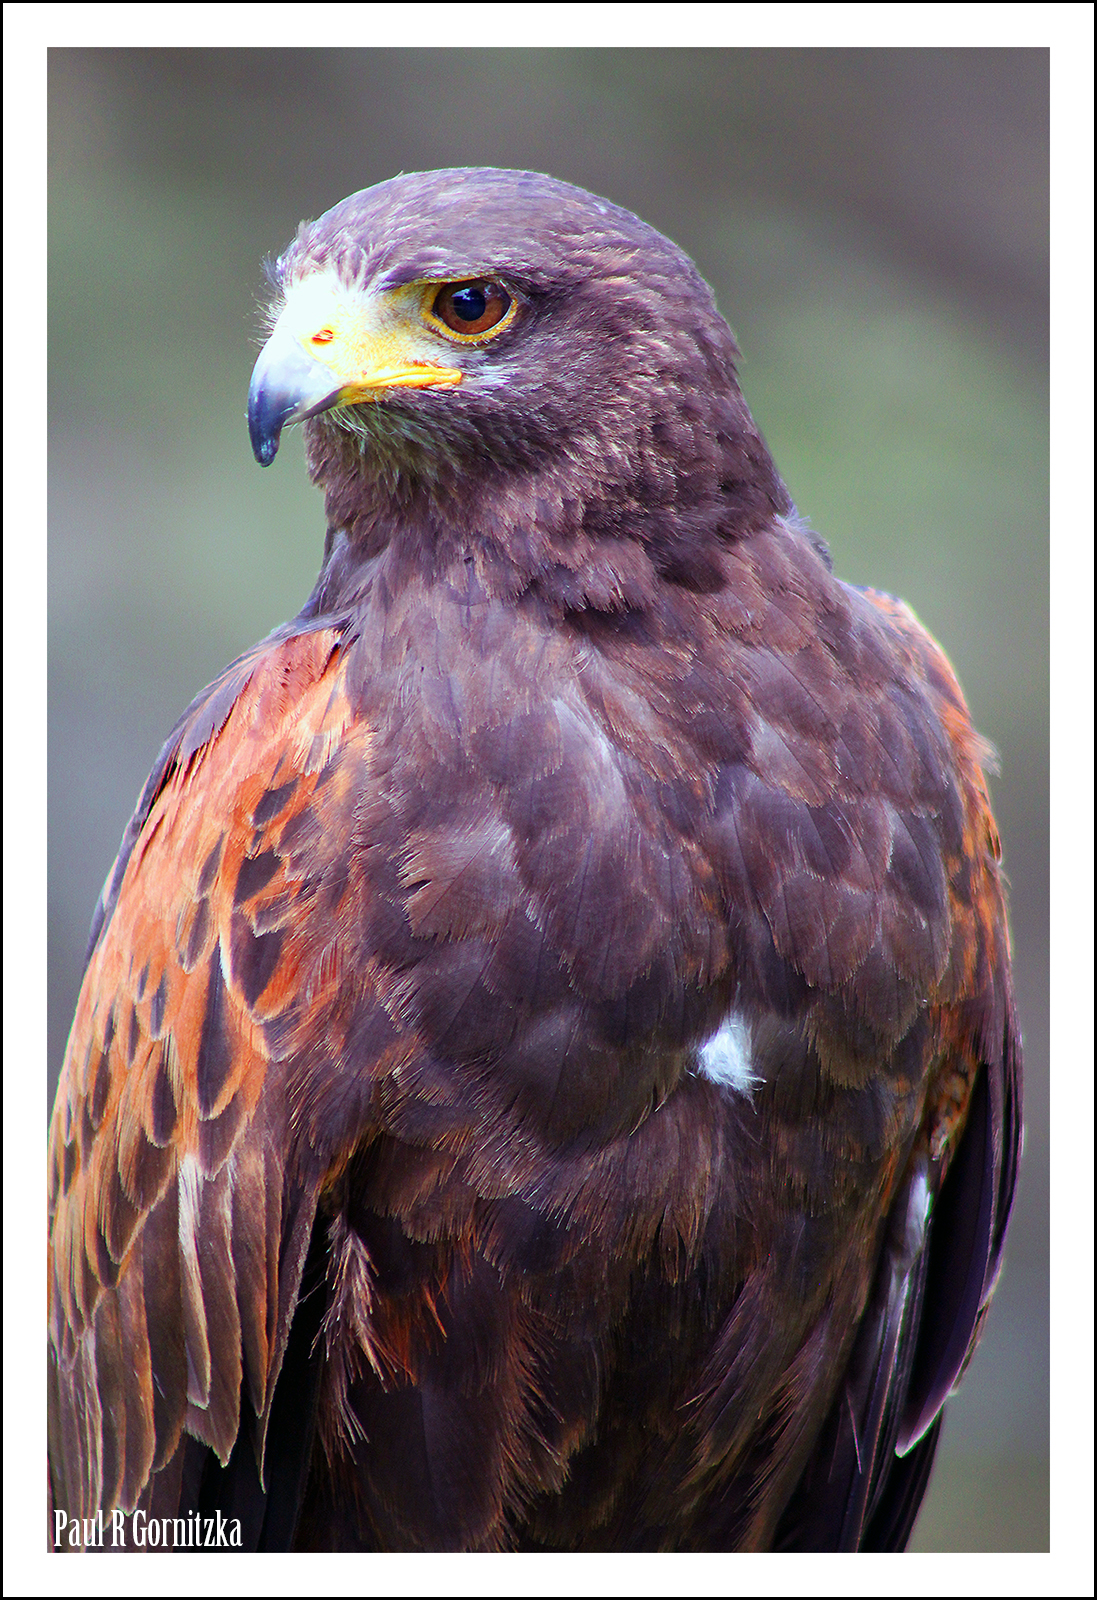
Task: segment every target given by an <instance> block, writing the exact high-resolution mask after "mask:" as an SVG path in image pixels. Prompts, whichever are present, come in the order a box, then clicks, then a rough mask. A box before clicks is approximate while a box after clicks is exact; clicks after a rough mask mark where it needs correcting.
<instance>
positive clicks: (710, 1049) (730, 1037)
mask: <svg viewBox="0 0 1097 1600" xmlns="http://www.w3.org/2000/svg"><path fill="white" fill-rule="evenodd" d="M697 1065H698V1068H699V1070H700V1072H701V1073H702V1075H703V1076H704V1077H706V1078H711V1079H712V1081H713V1083H718V1084H720V1085H722V1087H724V1088H726V1089H732V1090H734V1091H735V1093H736V1094H745V1095H751V1094H753V1092H754V1090H755V1089H756V1088H757V1087H758V1085H759V1084H760V1083H761V1081H762V1080H761V1078H759V1077H758V1076H757V1074H756V1073H755V1072H754V1071H753V1068H752V1066H751V1059H750V1024H749V1023H748V1022H747V1021H746V1020H745V1018H743V1017H741V1016H740V1015H739V1013H738V1012H737V1011H729V1012H728V1014H727V1016H726V1017H725V1018H724V1020H723V1022H722V1023H721V1024H720V1026H719V1027H718V1028H717V1030H716V1032H715V1033H714V1034H713V1035H712V1037H711V1039H706V1040H705V1042H704V1044H703V1045H702V1046H701V1048H700V1050H698V1052H697Z"/></svg>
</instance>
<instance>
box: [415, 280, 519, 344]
mask: <svg viewBox="0 0 1097 1600" xmlns="http://www.w3.org/2000/svg"><path fill="white" fill-rule="evenodd" d="M511 305H512V301H511V298H510V295H509V294H508V293H507V291H506V290H505V289H504V288H503V287H502V285H501V284H498V283H495V282H494V281H493V280H492V279H491V278H474V279H472V281H471V282H469V283H447V284H446V286H445V288H444V289H440V290H439V291H438V294H437V295H436V296H435V300H434V304H433V306H432V307H431V310H432V312H433V313H434V315H435V316H436V317H437V318H438V320H439V322H444V323H445V325H446V327H447V328H449V329H451V330H452V332H454V333H460V334H464V336H465V337H466V338H469V337H475V336H476V334H478V333H488V332H490V330H491V329H492V328H495V327H497V326H498V325H499V323H500V322H502V320H503V318H504V317H505V316H506V314H507V312H508V311H509V310H510V308H511Z"/></svg>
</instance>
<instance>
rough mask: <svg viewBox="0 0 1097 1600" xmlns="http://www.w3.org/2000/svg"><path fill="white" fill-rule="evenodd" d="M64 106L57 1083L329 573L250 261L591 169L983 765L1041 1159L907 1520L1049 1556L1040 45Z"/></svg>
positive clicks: (152, 72) (56, 332)
mask: <svg viewBox="0 0 1097 1600" xmlns="http://www.w3.org/2000/svg"><path fill="white" fill-rule="evenodd" d="M49 95H50V214H49V274H50V278H49V290H50V302H51V322H50V369H49V371H50V414H49V420H50V485H49V490H50V494H49V512H50V557H49V575H50V581H49V649H50V681H49V739H50V745H49V756H50V762H49V869H50V905H49V917H50V970H49V1065H50V1094H51V1097H52V1092H53V1087H54V1084H55V1083H56V1077H57V1072H58V1069H59V1066H60V1060H61V1056H62V1054H63V1051H64V1044H65V1037H66V1034H67V1031H68V1026H69V1021H70V1019H71V1015H72V1010H73V1006H74V1003H75V998H76V992H77V988H78V986H79V980H80V969H81V963H82V958H83V950H84V943H85V939H86V935H87V928H88V923H89V919H90V916H91V912H92V908H93V905H94V903H95V899H96V896H97V894H98V892H99V888H100V886H101V884H102V881H103V878H104V876H105V874H106V872H107V869H108V867H109V866H110V863H111V860H112V858H113V855H114V851H115V848H116V846H117V843H118V839H119V836H120V834H121V832H122V828H123V826H124V825H125V822H126V819H127V817H128V815H129V813H130V810H131V809H132V806H133V803H134V801H135V798H136V796H137V793H138V791H139V789H140V787H141V784H142V783H143V780H144V778H145V776H146V774H147V772H148V769H149V768H150V766H151V765H152V762H153V760H154V758H155V756H156V753H157V750H158V749H159V746H160V744H161V742H162V740H163V738H164V737H165V736H166V734H167V732H168V730H169V728H170V727H171V725H172V723H173V722H174V721H175V718H176V717H177V715H178V714H179V712H180V711H181V710H182V709H183V707H184V706H185V705H186V704H187V702H188V701H189V700H190V698H191V697H192V695H193V694H194V693H195V692H196V691H197V690H198V689H199V688H201V686H202V685H203V684H204V683H206V682H207V681H208V680H209V679H210V678H212V677H213V676H214V674H215V673H216V672H217V671H218V670H219V669H220V668H221V667H222V666H223V665H224V664H225V663H226V662H227V661H228V660H229V659H230V658H231V657H232V656H234V655H236V654H237V653H238V652H239V651H240V650H241V649H243V648H244V647H245V646H246V645H248V644H250V643H252V642H253V640H255V639H256V638H258V637H259V636H260V635H262V634H263V633H265V632H267V631H268V629H270V628H271V627H272V626H274V625H275V624H276V623H278V622H280V621H281V620H283V619H284V618H285V617H287V616H289V615H291V614H292V613H294V612H295V611H296V610H297V609H298V608H299V606H300V604H301V602H302V600H303V599H304V597H305V595H306V594H307V593H308V590H309V588H310V587H311V584H312V581H313V578H314V575H315V571H316V568H317V566H318V564H319V558H320V549H321V541H322V534H323V526H322V509H321V505H320V502H319V499H318V497H317V496H316V495H315V493H314V492H313V491H312V490H311V489H310V488H309V487H308V485H307V483H306V480H305V476H304V472H303V465H302V460H301V451H300V443H299V441H298V440H297V439H296V438H295V437H293V436H292V435H291V436H290V437H289V438H288V439H287V441H286V445H285V446H284V448H283V450H282V452H281V454H280V455H279V457H278V460H277V463H276V464H275V466H274V467H273V468H272V469H271V470H270V471H269V472H260V470H259V469H258V467H256V466H255V464H254V462H253V461H252V458H251V454H250V451H249V448H248V440H247V429H246V425H245V418H244V410H245V401H246V391H247V384H248V376H249V372H250V368H251V364H252V361H253V359H254V355H255V352H256V349H257V337H256V336H257V334H258V330H259V319H258V316H257V313H256V305H257V302H258V300H259V299H261V298H262V296H263V294H264V285H263V279H262V274H261V270H260V262H261V259H262V257H263V256H264V255H267V254H272V253H277V251H278V250H279V249H280V248H281V247H282V246H283V245H284V244H285V243H286V242H287V241H288V239H289V238H290V237H291V235H292V233H293V231H294V229H295V227H296V224H297V222H298V221H299V220H300V219H301V218H302V217H311V216H315V215H317V214H318V213H320V212H321V211H323V210H325V209H326V208H327V207H329V206H331V205H333V204H334V203H335V202H336V201H337V200H339V199H341V198H342V197H343V196H344V195H346V194H348V193H350V192H351V191H352V190H355V189H359V188H364V187H365V186H367V185H369V184H371V183H375V182H377V181H378V180H380V179H382V178H386V177H389V176H391V175H392V174H393V173H395V172H398V171H401V170H414V169H417V168H424V167H434V166H451V165H479V164H492V165H500V166H516V167H533V168H537V169H539V170H542V171H546V172H551V173H553V174H555V175H556V176H557V177H560V178H565V179H568V180H570V181H572V182H575V183H579V184H582V185H584V186H585V187H587V188H590V189H593V190H595V191H596V192H598V193H600V194H604V195H608V196H609V197H610V198H611V199H613V200H615V201H617V202H619V203H621V204H623V205H626V206H628V207H630V208H631V209H633V210H635V211H637V212H639V213H640V214H641V215H642V216H644V217H645V218H646V219H647V220H648V221H650V222H652V223H654V224H655V225H656V226H657V227H659V228H661V229H662V230H663V231H664V232H666V233H668V234H670V235H671V236H672V237H673V238H674V239H676V240H677V241H678V242H679V243H680V244H682V245H683V246H684V247H685V248H686V249H687V250H688V251H689V252H690V253H691V254H692V255H693V256H694V258H695V259H696V260H697V262H698V264H699V265H700V267H701V270H702V271H703V272H704V274H705V275H706V276H707V277H708V278H709V280H710V281H711V282H712V283H713V285H714V286H715V288H716V291H717V295H718V298H719V301H720V304H721V307H722V308H723V310H724V312H725V314H726V315H727V317H728V320H729V321H730V322H731V324H732V326H733V328H734V329H735V330H736V332H737V334H738V336H739V341H740V344H741V346H742V348H743V351H744V357H745V360H744V366H743V373H742V376H743V383H744V388H745V390H746V394H747V398H748V400H749V402H750V404H751V406H752V408H753V410H754V412H755V415H756V417H757V418H758V421H759V423H760V425H761V427H762V429H763V431H764V432H765V434H766V436H767V439H768V441H769V443H770V445H771V447H772V449H773V452H774V454H775V456H776V459H777V462H778V465H779V466H780V468H781V470H782V471H783V473H784V475H785V478H786V480H787V482H788V484H789V486H790V489H791V491H792V494H793V496H794V498H795V499H796V501H797V503H798V505H799V507H800V510H801V511H802V512H803V513H804V514H805V515H806V516H808V517H809V518H810V519H811V521H812V522H813V524H814V526H815V527H817V528H818V529H819V530H820V531H821V532H822V533H823V534H824V536H825V537H826V538H827V539H828V540H829V542H830V544H831V548H832V550H833V552H834V559H835V566H836V569H837V570H838V571H839V572H840V573H841V574H842V576H844V577H846V578H848V579H850V580H852V581H855V582H859V583H871V584H873V585H874V586H877V587H880V588H885V589H890V590H892V591H894V592H896V593H898V594H901V595H903V596H904V597H905V598H906V599H907V600H908V601H909V602H910V603H911V604H912V605H913V606H914V608H915V610H916V611H917V612H918V615H919V616H920V617H921V618H922V620H923V621H924V622H925V623H926V624H927V626H928V627H929V628H930V629H931V631H932V632H933V633H935V634H936V635H937V636H938V638H940V639H941V641H942V642H943V643H944V645H945V647H946V649H947V650H948V652H949V655H950V656H951V658H952V661H953V663H954V665H955V666H956V669H957V671H958V673H959V675H960V678H961V681H962V682H963V684H964V686H965V688H966V691H967V694H968V697H969V700H970V703H971V707H972V712H973V715H974V718H975V721H976V724H977V726H978V727H979V728H980V729H981V730H982V732H983V733H985V734H986V735H987V737H988V738H990V739H991V740H993V742H994V744H995V745H996V747H997V749H998V751H999V753H1000V756H1001V776H1000V777H998V778H997V779H996V780H995V782H994V796H995V805H996V810H997V815H998V820H999V823H1000V825H1001V830H1002V835H1003V838H1004V841H1005V851H1006V867H1007V869H1008V872H1009V875H1010V879H1011V881H1012V885H1013V899H1012V907H1013V925H1014V935H1015V945H1016V977H1017V987H1018V1000H1019V1006H1020V1011H1021V1020H1022V1024H1023V1027H1024V1033H1025V1042H1026V1078H1027V1096H1026V1122H1027V1146H1026V1156H1025V1163H1024V1167H1023V1170H1022V1176H1021V1187H1020V1192H1019V1196H1018V1202H1017V1210H1016V1213H1015V1219H1014V1224H1013V1232H1012V1236H1011V1240H1010V1248H1009V1251H1008V1256H1007V1263H1006V1272H1005V1277H1004V1280H1003V1283H1002V1286H1001V1290H1000V1292H999V1295H998V1298H997V1300H996V1303H995V1306H994V1310H993V1313H992V1315H991V1317H990V1320H989V1323H988V1327H987V1333H986V1336H985V1338H984V1340H983V1343H982V1345H981V1346H980V1348H979V1351H978V1354H977V1355H976V1357H975V1359H974V1361H973V1363H972V1367H971V1370H970V1372H969V1374H968V1377H967V1380H966V1382H965V1385H964V1387H963V1389H962V1391H961V1393H960V1395H959V1396H958V1398H957V1399H956V1400H954V1401H953V1402H952V1404H951V1407H950V1410H949V1415H948V1420H947V1422H946V1425H945V1436H944V1445H943V1448H942V1451H941V1454H940V1457H939V1463H938V1468H937V1472H936V1477H935V1480H934V1483H933V1485H932V1487H931V1490H930V1494H929V1497H928V1499H927V1503H926V1507H925V1510H924V1512H923V1515H922V1518H921V1521H920V1523H919V1526H918V1529H917V1531H916V1534H915V1541H914V1548H916V1549H922V1550H1041V1549H1047V1547H1048V1537H1049V1534H1048V1466H1047V1457H1048V1327H1047V1312H1048V1301H1047V1247H1048V988H1047V983H1048V814H1047V801H1048V543H1047V540H1048V528H1047V504H1048V496H1047V464H1048V448H1047V354H1046V351H1047V311H1048V304H1047V264H1048V263H1047V255H1048V244H1047V206H1048V173H1047V167H1048V56H1047V52H1046V51H1042V50H956V51H951V50H928V49H927V50H859V51H849V50H834V51H815V50H806V51H802V50H734V51H727V50H705V49H702V50H635V51H633V50H589V51H575V50H500V51H465V50H364V51H358V50H341V51H327V50H307V51H306V50H244V51H237V50H151V51H126V50H122V51H119V50H69V49H64V50H56V49H55V50H52V51H51V52H50V69H49Z"/></svg>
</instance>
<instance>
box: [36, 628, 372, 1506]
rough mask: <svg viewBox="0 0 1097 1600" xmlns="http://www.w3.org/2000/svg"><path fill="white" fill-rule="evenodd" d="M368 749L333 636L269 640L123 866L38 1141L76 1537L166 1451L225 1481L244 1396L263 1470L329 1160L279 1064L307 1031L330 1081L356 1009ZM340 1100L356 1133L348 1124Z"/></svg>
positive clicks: (317, 1067)
mask: <svg viewBox="0 0 1097 1600" xmlns="http://www.w3.org/2000/svg"><path fill="white" fill-rule="evenodd" d="M369 740H370V730H369V728H368V727H367V726H364V725H363V724H362V723H361V722H354V721H353V720H352V718H351V717H350V714H349V710H348V707H347V702H346V698H345V694H344V692H343V688H342V683H341V652H340V648H339V635H338V633H337V632H336V631H334V630H333V629H330V628H329V629H318V630H316V631H313V632H306V633H298V634H296V635H295V636H292V637H282V638H278V637H277V636H276V637H275V638H274V639H273V640H272V641H270V642H268V643H267V645H265V646H261V647H258V648H257V649H256V650H255V651H253V652H250V653H249V655H248V656H246V657H244V658H242V660H241V662H239V663H237V664H235V665H234V667H232V668H230V669H228V671H227V672H226V674H224V675H223V677H222V678H221V679H220V680H218V682H217V683H215V684H214V685H213V686H212V687H211V689H210V690H209V691H207V693H206V695H205V696H203V697H200V699H199V700H198V701H197V702H196V703H195V705H194V706H193V707H192V708H191V710H190V712H189V713H188V714H187V716H186V717H185V718H184V719H183V721H182V722H181V723H180V725H179V726H178V728H177V729H176V731H175V733H174V734H173V736H172V739H171V740H169V742H168V745H167V746H166V747H165V752H164V755H163V756H162V757H161V760H160V762H159V764H158V766H157V769H156V771H155V772H154V774H153V776H152V778H151V779H150V781H149V784H148V786H147V788H146V791H145V794H144V795H143V797H142V801H141V805H140V807H139V810H138V814H137V816H136V817H135V819H134V823H133V824H132V825H131V828H130V830H129V831H128V833H127V836H126V839H125V840H124V841H123V847H122V851H121V853H120V856H119V861H118V863H117V864H116V867H115V869H114V871H113V873H112V876H111V879H110V880H108V886H107V889H106V890H105V891H104V898H103V902H102V903H101V907H100V913H99V914H98V915H97V921H96V927H95V929H94V931H93V939H92V948H91V952H90V957H89V962H88V967H87V971H86V974H85V978H84V984H83V988H82V991H81V996H80V1000H79V1004H78V1007H77V1012H76V1018H75V1021H74V1024H73V1029H72V1034H71V1037H70V1041H69V1047H68V1051H67V1055H66V1060H65V1064H64V1069H63V1073H62V1078H61V1084H60V1088H59V1091H58V1096H57V1101H56V1106H55V1111H54V1118H53V1124H52V1130H51V1139H50V1217H51V1227H50V1296H51V1317H50V1354H51V1368H52V1372H51V1420H50V1433H51V1459H52V1463H53V1471H54V1475H55V1477H54V1496H55V1503H56V1504H58V1505H61V1506H64V1507H65V1509H66V1510H67V1511H68V1513H69V1515H70V1516H73V1517H79V1516H90V1515H91V1514H93V1513H94V1511H95V1510H96V1509H97V1508H98V1507H99V1506H100V1505H103V1506H112V1505H120V1506H122V1507H123V1508H125V1509H126V1510H131V1509H133V1507H134V1506H135V1505H136V1504H137V1503H138V1501H139V1500H140V1498H141V1496H142V1495H143V1493H145V1491H146V1490H147V1487H148V1485H149V1482H150V1478H151V1476H152V1475H153V1474H157V1473H160V1472H161V1471H162V1470H163V1469H165V1467H167V1466H168V1465H169V1464H170V1463H172V1462H173V1458H175V1457H176V1454H177V1451H178V1448H179V1445H180V1440H181V1436H182V1434H183V1430H184V1429H185V1430H186V1432H187V1433H188V1434H189V1435H190V1436H192V1438H194V1439H196V1440H199V1441H202V1443H204V1444H205V1445H206V1446H208V1447H209V1448H210V1449H211V1450H213V1451H214V1452H215V1453H216V1455H217V1456H218V1458H219V1459H220V1460H221V1461H222V1462H225V1461H226V1460H227V1459H228V1457H229V1455H230V1452H231V1451H232V1448H233V1445H234V1442H235V1441H236V1439H237V1435H238V1433H239V1431H240V1419H241V1397H242V1396H243V1398H244V1401H245V1403H246V1406H247V1409H248V1415H249V1417H252V1416H253V1417H254V1418H255V1419H257V1425H256V1427H255V1428H253V1430H252V1431H253V1434H254V1437H253V1438H252V1439H251V1441H250V1448H252V1449H253V1450H254V1453H255V1456H256V1460H257V1462H259V1463H261V1462H262V1456H263V1446H264V1435H265V1430H266V1425H267V1421H268V1419H269V1414H270V1405H271V1400H272V1395H273V1391H274V1386H275V1383H276V1380H277V1377H278V1372H279V1368H280V1365H281V1362H282V1359H283V1354H284V1351H285V1347H286V1340H287V1337H288V1332H289V1325H290V1321H291V1318H292V1316H293V1312H294V1307H295V1305H296V1302H297V1297H298V1288H299V1282H300V1277H301V1272H302V1267H303V1263H304V1260H305V1253H306V1250H307V1247H308V1242H309V1237H310V1232H311V1228H312V1221H313V1216H314V1213H315V1208H316V1202H317V1196H318V1193H319V1191H320V1188H321V1185H322V1183H323V1181H324V1177H325V1174H326V1172H327V1170H328V1169H329V1168H330V1166H332V1165H333V1164H335V1163H336V1162H337V1161H338V1158H339V1148H340V1137H339V1133H338V1131H337V1130H336V1129H335V1127H334V1125H333V1127H332V1128H331V1129H330V1130H329V1132H328V1135H327V1137H326V1139H325V1138H323V1137H321V1138H313V1137H310V1138H309V1139H307V1140H302V1139H301V1138H299V1137H298V1131H299V1123H300V1119H301V1114H302V1108H301V1107H300V1106H299V1105H298V1104H296V1103H295V1094H297V1092H298V1089H299V1085H298V1084H297V1082H296V1080H295V1078H294V1073H293V1062H294V1058H295V1055H299V1045H300V1040H301V1034H302V1030H303V1029H306V1028H307V1029H308V1030H309V1031H310V1033H313V1034H314V1030H315V1029H316V1028H317V1027H319V1028H320V1030H321V1033H320V1035H319V1036H320V1037H322V1038H324V1039H325V1040H326V1041H327V1045H328V1049H327V1052H326V1054H323V1055H321V1053H319V1052H317V1051H316V1050H315V1049H314V1050H313V1052H312V1055H311V1057H310V1068H311V1070H312V1073H313V1075H314V1078H316V1079H317V1080H322V1079H323V1076H324V1073H325V1072H327V1073H328V1074H329V1075H331V1076H337V1075H338V1071H339V1063H338V1048H339V1039H340V1036H341V1029H342V1030H344V1031H345V1029H346V1028H347V1027H349V1026H353V1018H354V1016H355V1015H356V1014H357V1013H358V1012H360V1011H361V1009H362V1008H363V1007H365V1008H366V1009H368V1008H369V1007H370V1005H371V1004H374V1003H375V1001H374V997H373V996H372V994H371V993H370V984H369V977H368V974H365V975H364V974H362V973H355V974H354V975H353V976H351V975H348V974H347V973H346V972H344V971H343V970H342V967H341V965H340V963H339V961H338V959H337V957H336V955H335V954H334V948H335V941H336V940H337V938H338V933H339V928H340V917H341V916H342V917H346V916H348V915H349V916H352V915H353V911H351V910H350V909H349V906H350V902H351V901H352V900H353V898H354V895H355V893H356V892H359V891H360V890H361V885H359V884H355V883H353V882H348V880H347V874H346V872H345V871H344V870H343V861H344V856H345V847H346V842H347V830H348V829H349V828H350V827H351V825H352V817H353V794H354V782H353V774H354V772H355V769H356V763H357V762H358V761H360V760H361V759H362V758H363V754H364V752H365V751H366V750H367V749H368V745H369ZM325 912H326V913H327V914H326V915H325ZM306 1006H307V1008H308V1015H307V1016H306V1015H305V1014H304V1012H303V1008H304V1007H306ZM314 1036H315V1034H314ZM361 1065H362V1062H361V1061H359V1067H361ZM363 1076H364V1077H365V1078H366V1079H367V1080H368V1073H367V1074H363ZM318 1093H319V1089H318V1088H317V1087H316V1085H315V1084H314V1101H315V1096H316V1095H317V1094H318ZM336 1100H337V1102H338V1104H339V1106H340V1110H341V1113H342V1114H343V1116H344V1118H345V1119H346V1120H347V1121H348V1123H354V1122H355V1119H356V1118H357V1117H358V1116H359V1115H360V1113H361V1106H360V1105H358V1104H357V1103H354V1104H348V1103H347V1101H346V1098H345V1097H343V1098H342V1099H340V1098H339V1097H338V1095H337V1096H336ZM314 1131H315V1130H314V1129H311V1128H310V1134H311V1133H312V1132H314Z"/></svg>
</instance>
